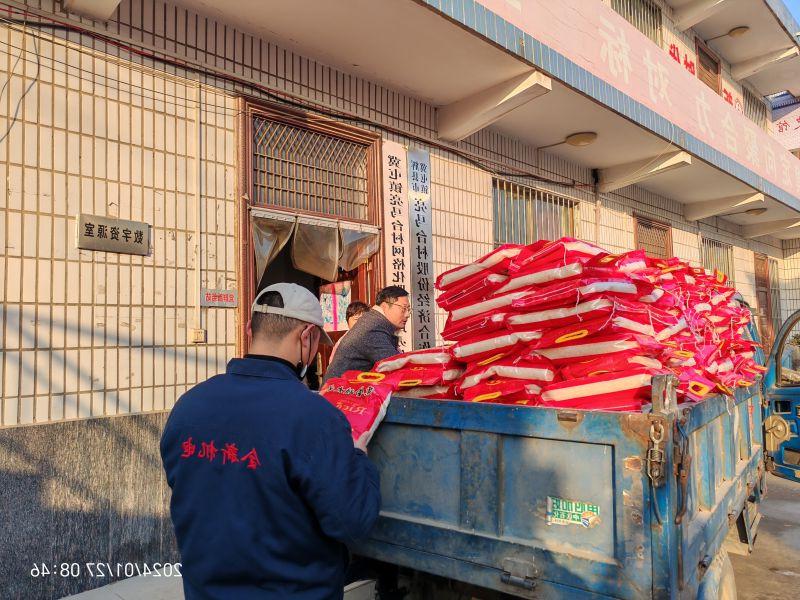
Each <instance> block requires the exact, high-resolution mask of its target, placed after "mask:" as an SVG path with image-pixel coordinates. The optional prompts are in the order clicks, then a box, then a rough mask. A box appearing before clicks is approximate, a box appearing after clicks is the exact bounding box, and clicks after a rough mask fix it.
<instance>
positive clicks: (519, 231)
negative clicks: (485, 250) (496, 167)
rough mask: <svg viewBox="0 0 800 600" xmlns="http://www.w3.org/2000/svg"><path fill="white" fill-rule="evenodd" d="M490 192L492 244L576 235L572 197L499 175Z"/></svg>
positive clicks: (530, 241)
mask: <svg viewBox="0 0 800 600" xmlns="http://www.w3.org/2000/svg"><path fill="white" fill-rule="evenodd" d="M492 196H493V198H492V199H493V203H494V242H495V246H499V245H501V244H531V243H533V242H535V241H537V240H543V239H546V240H556V239H558V238H561V237H565V236H568V237H574V236H575V231H576V229H577V228H576V225H575V210H574V207H575V204H576V203H575V202H574V201H573V200H569V199H567V198H563V197H561V196H557V195H555V194H552V193H550V192H544V191H542V190H537V189H534V188H530V187H527V186H523V185H519V184H516V183H511V182H509V181H504V180H501V179H495V180H494V185H493V191H492Z"/></svg>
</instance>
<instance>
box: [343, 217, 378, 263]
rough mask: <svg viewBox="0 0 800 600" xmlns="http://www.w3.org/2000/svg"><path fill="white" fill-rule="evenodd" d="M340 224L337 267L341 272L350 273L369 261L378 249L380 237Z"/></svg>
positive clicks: (354, 226)
mask: <svg viewBox="0 0 800 600" xmlns="http://www.w3.org/2000/svg"><path fill="white" fill-rule="evenodd" d="M352 227H353V228H352V229H351V225H350V224H346V223H340V224H339V234H340V235H341V237H342V255H341V257H340V258H339V266H340V267H341V268H342V270H343V271H352V270H353V269H355V268H357V267H359V266H360V265H362V264H364V263H365V262H367V260H369V257H370V256H372V255H373V254H375V253H376V252H377V251H378V249H379V248H380V243H381V242H380V237H379V236H378V234H377V233H375V232H373V231H365V230H362V229H361V228H356V227H357V226H356V225H352Z"/></svg>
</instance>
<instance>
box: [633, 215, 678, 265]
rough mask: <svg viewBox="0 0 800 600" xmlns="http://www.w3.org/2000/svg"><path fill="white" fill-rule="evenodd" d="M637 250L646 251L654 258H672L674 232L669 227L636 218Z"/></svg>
mask: <svg viewBox="0 0 800 600" xmlns="http://www.w3.org/2000/svg"><path fill="white" fill-rule="evenodd" d="M635 231H636V233H635V243H636V248H638V249H641V250H644V251H645V252H646V253H647V256H651V257H653V258H670V257H671V256H672V230H671V228H670V226H669V225H665V224H664V223H659V222H657V221H651V220H650V219H645V218H643V217H636V230H635Z"/></svg>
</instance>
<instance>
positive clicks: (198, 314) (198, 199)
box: [190, 81, 206, 344]
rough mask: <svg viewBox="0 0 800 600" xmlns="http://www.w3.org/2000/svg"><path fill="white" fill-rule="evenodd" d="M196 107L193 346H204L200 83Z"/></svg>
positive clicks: (196, 91) (196, 88) (197, 88)
mask: <svg viewBox="0 0 800 600" xmlns="http://www.w3.org/2000/svg"><path fill="white" fill-rule="evenodd" d="M195 98H196V101H197V102H196V105H195V111H194V206H195V210H196V214H195V220H194V247H195V256H194V274H195V284H196V287H195V294H194V319H193V323H192V331H191V338H190V339H191V342H192V343H193V344H204V343H205V342H206V331H205V329H203V328H202V309H201V308H200V294H201V289H202V287H203V281H202V274H203V265H202V245H201V244H200V236H201V231H202V229H201V222H202V219H203V205H202V181H203V167H202V151H203V145H202V141H203V136H202V132H201V126H202V118H201V117H202V108H203V107H202V89H201V87H200V82H199V81H198V82H197V86H196V87H195Z"/></svg>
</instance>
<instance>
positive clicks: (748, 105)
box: [742, 86, 767, 130]
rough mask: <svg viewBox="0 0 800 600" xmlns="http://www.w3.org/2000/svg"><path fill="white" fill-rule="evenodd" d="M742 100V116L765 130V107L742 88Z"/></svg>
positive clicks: (748, 91) (747, 90) (756, 97)
mask: <svg viewBox="0 0 800 600" xmlns="http://www.w3.org/2000/svg"><path fill="white" fill-rule="evenodd" d="M742 98H743V99H744V116H746V117H747V118H748V119H750V120H751V121H752V122H753V123H755V124H756V125H758V126H759V127H761V128H762V129H764V130H766V129H767V105H766V104H764V101H763V100H762V99H761V98H759V97H758V96H756V95H755V94H754V93H753V92H751V91H750V90H749V89H747V88H746V87H745V86H742Z"/></svg>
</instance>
